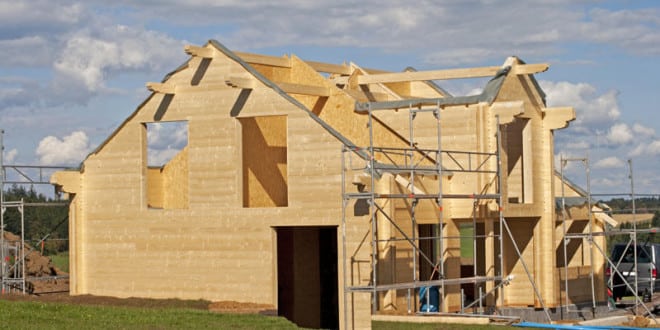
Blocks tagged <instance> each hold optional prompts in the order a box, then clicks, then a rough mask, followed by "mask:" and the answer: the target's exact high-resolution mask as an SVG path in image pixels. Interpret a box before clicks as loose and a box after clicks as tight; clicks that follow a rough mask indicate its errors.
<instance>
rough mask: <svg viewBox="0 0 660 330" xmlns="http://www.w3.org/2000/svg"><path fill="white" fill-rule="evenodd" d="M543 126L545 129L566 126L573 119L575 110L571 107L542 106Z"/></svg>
mask: <svg viewBox="0 0 660 330" xmlns="http://www.w3.org/2000/svg"><path fill="white" fill-rule="evenodd" d="M542 111H543V127H545V128H547V129H560V128H565V127H567V126H568V123H569V122H571V121H573V120H575V110H574V109H573V108H572V107H561V108H544V109H542Z"/></svg>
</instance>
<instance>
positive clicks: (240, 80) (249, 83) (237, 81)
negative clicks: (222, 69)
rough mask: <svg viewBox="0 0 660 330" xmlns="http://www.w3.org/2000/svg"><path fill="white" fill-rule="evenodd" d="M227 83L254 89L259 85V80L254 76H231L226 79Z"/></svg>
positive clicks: (236, 86)
mask: <svg viewBox="0 0 660 330" xmlns="http://www.w3.org/2000/svg"><path fill="white" fill-rule="evenodd" d="M225 84H227V85H228V86H231V87H234V88H242V89H254V88H255V87H256V86H257V82H256V80H255V79H254V78H246V77H229V78H228V79H227V80H225Z"/></svg>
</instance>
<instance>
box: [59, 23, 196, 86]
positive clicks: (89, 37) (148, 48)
mask: <svg viewBox="0 0 660 330" xmlns="http://www.w3.org/2000/svg"><path fill="white" fill-rule="evenodd" d="M182 47H183V43H182V42H179V41H176V40H174V39H172V38H169V37H167V36H165V35H163V34H160V33H157V32H154V31H146V30H140V29H133V28H129V27H127V26H123V25H115V26H111V27H106V28H103V29H101V30H99V31H96V32H95V33H90V32H89V31H83V32H81V33H78V34H76V35H74V36H72V37H71V38H69V39H68V40H67V42H66V45H65V47H64V49H63V50H62V51H61V53H60V54H59V56H58V59H57V60H56V61H55V63H54V68H55V70H56V72H57V73H58V74H60V75H62V76H63V77H62V78H60V80H62V79H75V80H76V81H78V82H81V83H82V84H83V85H84V87H85V88H86V89H87V90H88V91H90V92H96V91H98V90H99V89H101V88H103V87H104V82H105V81H106V80H107V79H109V78H110V77H111V76H113V75H115V74H117V73H118V72H121V71H143V70H161V69H163V67H164V66H170V67H171V66H174V62H180V63H182V62H183V60H184V59H185V57H186V56H185V53H184V52H183V48H182ZM177 50H180V52H178V53H177ZM177 60H178V61H177Z"/></svg>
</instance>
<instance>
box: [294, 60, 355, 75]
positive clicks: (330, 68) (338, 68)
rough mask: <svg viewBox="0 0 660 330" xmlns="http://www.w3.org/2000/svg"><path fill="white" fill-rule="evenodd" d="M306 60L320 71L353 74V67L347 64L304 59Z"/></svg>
mask: <svg viewBox="0 0 660 330" xmlns="http://www.w3.org/2000/svg"><path fill="white" fill-rule="evenodd" d="M304 62H305V63H307V65H309V66H311V67H312V68H313V69H314V70H316V71H319V72H326V73H338V74H345V75H349V74H351V71H352V70H351V68H350V67H349V66H348V65H345V64H330V63H323V62H315V61H304Z"/></svg>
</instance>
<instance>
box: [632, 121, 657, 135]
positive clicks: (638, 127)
mask: <svg viewBox="0 0 660 330" xmlns="http://www.w3.org/2000/svg"><path fill="white" fill-rule="evenodd" d="M632 130H633V132H635V134H637V135H638V136H641V137H652V136H654V135H655V130H654V129H653V128H650V127H646V126H644V125H642V124H638V123H635V124H633V127H632Z"/></svg>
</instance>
